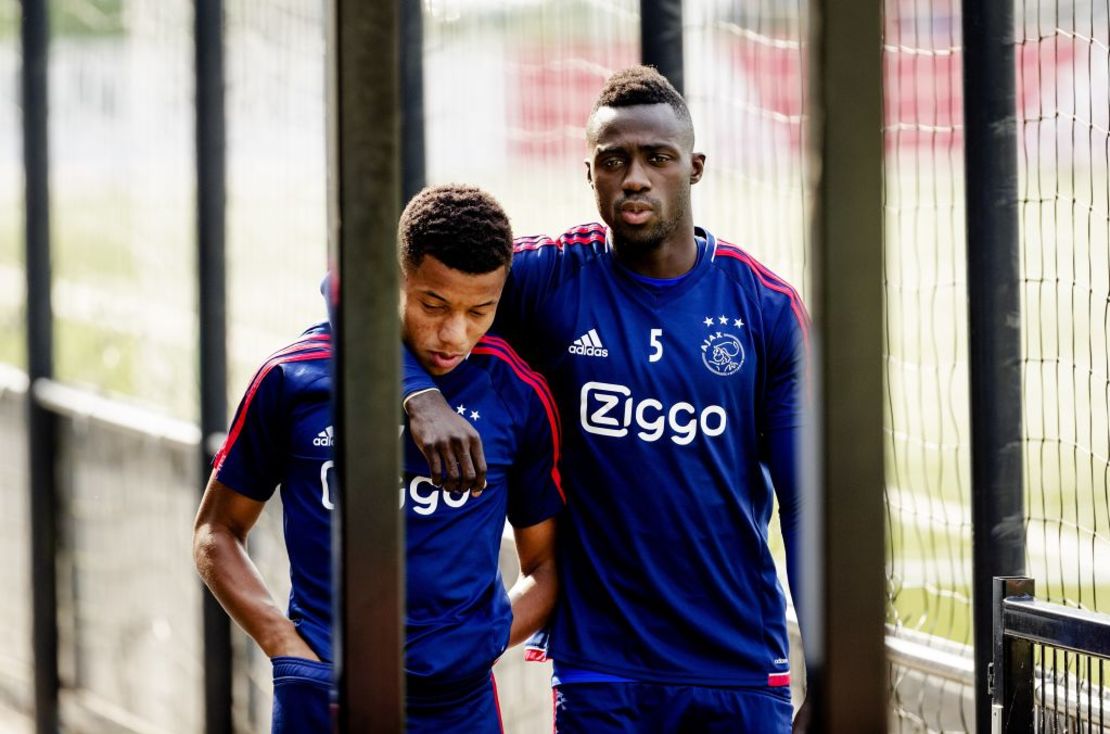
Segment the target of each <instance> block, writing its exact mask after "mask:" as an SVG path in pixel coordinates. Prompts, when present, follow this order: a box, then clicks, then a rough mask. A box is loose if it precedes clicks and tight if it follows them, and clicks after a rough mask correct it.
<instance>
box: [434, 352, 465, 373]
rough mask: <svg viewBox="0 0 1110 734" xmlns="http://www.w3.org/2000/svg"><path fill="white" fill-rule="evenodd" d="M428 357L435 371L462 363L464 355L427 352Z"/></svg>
mask: <svg viewBox="0 0 1110 734" xmlns="http://www.w3.org/2000/svg"><path fill="white" fill-rule="evenodd" d="M428 356H429V357H430V358H431V362H432V366H434V367H436V368H437V369H450V368H451V367H454V366H455V365H457V364H458V363H459V362H460V361H462V358H463V356H464V355H462V354H452V353H450V352H428Z"/></svg>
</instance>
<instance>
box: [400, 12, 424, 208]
mask: <svg viewBox="0 0 1110 734" xmlns="http://www.w3.org/2000/svg"><path fill="white" fill-rule="evenodd" d="M401 37H402V41H401V49H400V51H401V201H408V200H409V199H411V198H412V197H413V196H415V195H416V193H417V192H418V191H420V189H422V188H424V184H425V181H426V174H425V165H426V164H425V146H424V3H422V2H419V1H418V0H412V1H409V2H406V1H405V0H402V2H401Z"/></svg>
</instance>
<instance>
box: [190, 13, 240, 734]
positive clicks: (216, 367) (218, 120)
mask: <svg viewBox="0 0 1110 734" xmlns="http://www.w3.org/2000/svg"><path fill="white" fill-rule="evenodd" d="M194 21H195V28H194V42H195V46H196V105H197V108H196V156H197V163H196V165H197V307H198V312H199V319H200V330H199V331H200V343H199V345H198V348H199V356H200V429H201V436H202V437H203V439H202V441H201V446H200V456H199V457H197V458H198V460H199V462H200V472H199V476H200V485H201V486H200V491H201V492H203V491H204V485H205V484H206V482H207V479H208V474H209V473H210V472H211V469H212V458H213V456H214V454H215V452H216V450H217V449H218V448H219V442H220V437H221V436H222V435H223V432H224V431H225V430H227V314H226V304H227V295H226V291H227V286H226V258H225V255H224V233H225V203H226V200H227V195H226V185H227V181H226V156H225V148H226V133H225V121H224V54H223V0H196V14H195V17H194ZM203 597H204V602H203V604H204V606H203V618H204V706H205V714H204V721H205V731H206V732H207V734H231V730H232V722H231V705H232V702H231V690H232V655H231V621H230V620H229V619H228V617H227V614H226V613H225V612H224V610H223V609H222V608H221V607H220V604H219V602H218V601H216V598H215V597H214V596H212V594H211V592H209V591H208V590H207V589H205V590H204V591H203Z"/></svg>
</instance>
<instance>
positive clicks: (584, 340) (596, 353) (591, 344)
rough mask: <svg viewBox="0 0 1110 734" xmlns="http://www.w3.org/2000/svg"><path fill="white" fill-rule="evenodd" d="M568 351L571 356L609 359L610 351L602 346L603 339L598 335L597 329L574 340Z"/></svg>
mask: <svg viewBox="0 0 1110 734" xmlns="http://www.w3.org/2000/svg"><path fill="white" fill-rule="evenodd" d="M567 351H568V352H570V353H571V354H581V355H583V356H585V357H608V356H609V350H608V349H606V348H605V347H604V346H603V345H602V344H601V337H599V336H598V335H597V329H590V330H589V331H587V332H586V333H585V334H583V335H582V336H580V337H578V338H577V339H575V340H574V342H573V343H571V345H570V346H569V347H567Z"/></svg>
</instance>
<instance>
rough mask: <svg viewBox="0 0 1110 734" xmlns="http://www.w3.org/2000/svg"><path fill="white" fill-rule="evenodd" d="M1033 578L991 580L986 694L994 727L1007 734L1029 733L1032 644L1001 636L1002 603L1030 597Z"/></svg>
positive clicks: (1031, 697) (1001, 577)
mask: <svg viewBox="0 0 1110 734" xmlns="http://www.w3.org/2000/svg"><path fill="white" fill-rule="evenodd" d="M1034 592H1035V587H1034V583H1033V579H1031V578H1025V577H1022V576H1013V577H1007V576H1000V577H996V578H994V579H992V581H991V594H992V596H991V599H992V602H991V627H992V636H991V638H992V639H991V643H992V644H991V659H992V660H993V668H992V670H991V673H992V675H991V676H990V679H991V680H990V682H991V688H990V690H988V691H987V693H988V695H989V698H990V702H989V704H988V706H989V707H990V712H991V717H992V718H994V717H997V718H998V719H999V721H998V724H999V726H998V727H997V728H993V727H992V728H989V729H977V730H976V731H990V732H993V731H1000V732H1007V733H1008V734H1033V706H1034V699H1033V643H1031V642H1030V641H1029V640H1027V639H1021V638H1018V637H1009V636H1007V635H1006V634H1005V632H1006V627H1005V617H1004V614H1003V611H1002V610H1003V601H1004V600H1005V599H1006V597H1013V596H1024V597H1032V596H1033V595H1034Z"/></svg>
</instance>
